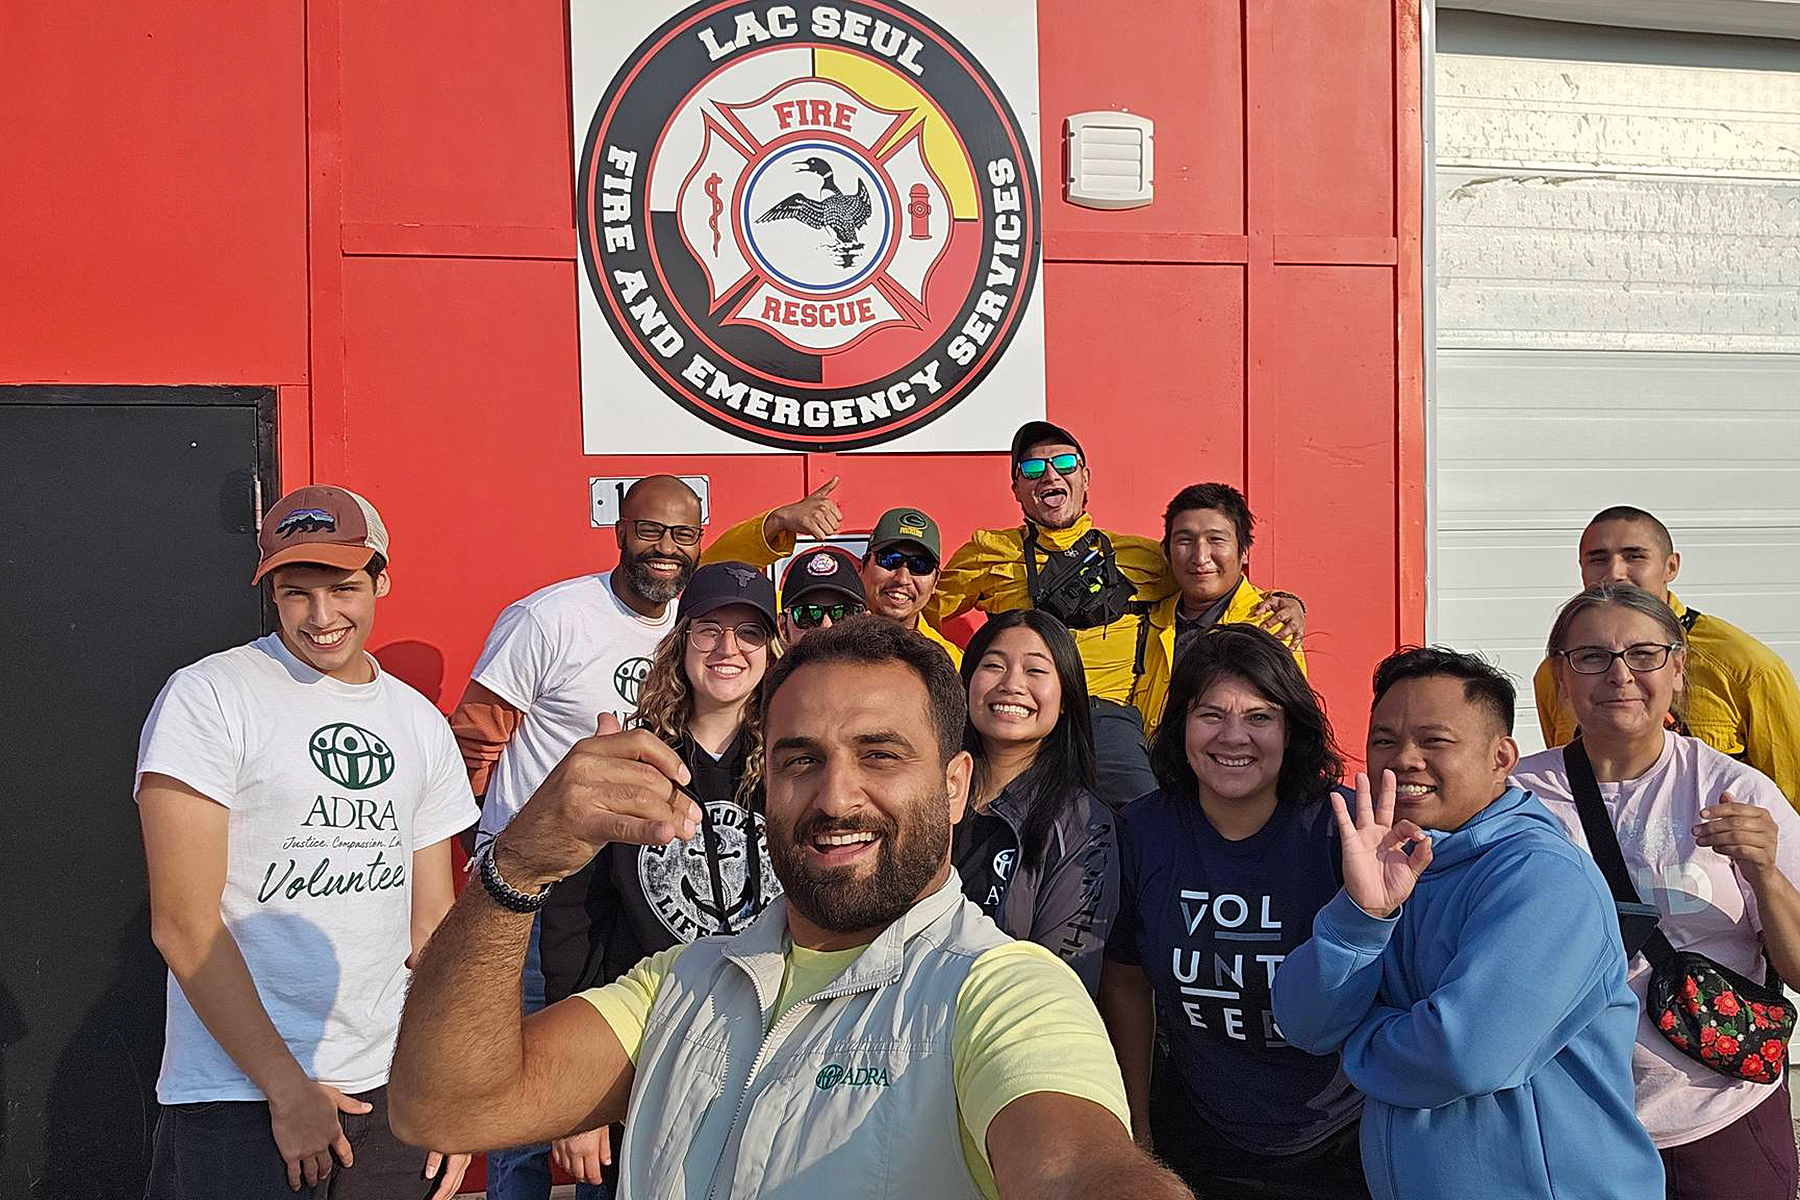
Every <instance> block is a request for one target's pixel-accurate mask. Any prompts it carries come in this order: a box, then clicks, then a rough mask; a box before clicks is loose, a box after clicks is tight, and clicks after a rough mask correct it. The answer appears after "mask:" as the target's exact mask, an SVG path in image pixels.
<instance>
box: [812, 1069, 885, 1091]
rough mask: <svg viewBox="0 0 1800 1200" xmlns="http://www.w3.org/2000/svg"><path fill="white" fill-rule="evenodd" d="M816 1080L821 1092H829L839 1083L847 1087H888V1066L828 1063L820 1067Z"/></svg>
mask: <svg viewBox="0 0 1800 1200" xmlns="http://www.w3.org/2000/svg"><path fill="white" fill-rule="evenodd" d="M814 1082H815V1083H816V1084H817V1085H818V1088H819V1090H820V1091H821V1092H829V1091H830V1090H831V1089H832V1088H834V1087H837V1086H838V1085H839V1084H843V1085H844V1086H845V1087H886V1086H887V1085H888V1073H887V1068H886V1067H845V1066H840V1065H839V1064H837V1063H827V1064H826V1065H825V1066H823V1067H820V1068H819V1076H818V1078H817V1079H816V1080H815V1081H814Z"/></svg>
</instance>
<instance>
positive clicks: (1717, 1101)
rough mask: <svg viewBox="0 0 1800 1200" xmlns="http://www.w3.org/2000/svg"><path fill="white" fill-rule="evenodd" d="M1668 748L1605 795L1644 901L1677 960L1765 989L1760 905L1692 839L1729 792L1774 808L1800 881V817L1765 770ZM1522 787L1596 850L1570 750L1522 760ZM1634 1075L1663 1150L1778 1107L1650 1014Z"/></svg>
mask: <svg viewBox="0 0 1800 1200" xmlns="http://www.w3.org/2000/svg"><path fill="white" fill-rule="evenodd" d="M1664 739H1665V740H1664V744H1663V752H1662V756H1661V757H1660V758H1658V759H1657V760H1656V765H1655V766H1653V767H1651V768H1650V769H1649V770H1648V771H1646V772H1645V773H1644V774H1643V775H1640V776H1639V777H1638V778H1636V779H1632V780H1627V781H1626V782H1624V783H1602V784H1601V785H1600V796H1601V798H1602V799H1603V800H1605V801H1606V810H1607V812H1608V813H1610V814H1611V815H1612V821H1613V828H1614V829H1616V830H1618V833H1619V849H1620V850H1621V851H1623V852H1624V855H1625V865H1626V866H1627V867H1628V868H1629V869H1630V871H1631V877H1632V880H1633V881H1634V882H1635V883H1636V884H1637V888H1638V894H1639V895H1640V896H1642V897H1643V898H1644V899H1645V901H1646V902H1648V903H1654V904H1655V905H1656V907H1657V908H1658V909H1659V910H1661V912H1662V923H1661V924H1662V931H1663V934H1664V935H1665V936H1666V937H1667V938H1668V939H1669V941H1670V942H1671V943H1672V944H1673V945H1674V947H1675V948H1676V949H1677V950H1691V951H1694V952H1695V953H1698V954H1704V955H1706V956H1707V957H1708V958H1710V959H1712V960H1714V961H1715V962H1718V963H1721V964H1723V965H1724V966H1727V967H1730V968H1731V969H1732V970H1734V971H1736V972H1738V973H1739V974H1741V975H1744V976H1746V977H1747V978H1750V979H1755V980H1758V981H1761V980H1762V978H1763V975H1764V972H1765V970H1766V968H1765V967H1764V965H1763V954H1762V933H1761V930H1762V923H1761V919H1760V918H1759V917H1758V915H1757V911H1756V895H1755V893H1754V892H1752V891H1751V890H1750V885H1749V884H1748V883H1746V882H1745V881H1744V877H1743V876H1742V875H1740V874H1739V873H1738V870H1737V867H1736V865H1735V864H1733V863H1732V861H1731V860H1730V859H1728V858H1726V857H1725V856H1724V855H1722V854H1719V853H1717V852H1716V851H1713V850H1709V849H1706V848H1705V847H1703V846H1699V845H1696V844H1695V842H1694V833H1693V828H1694V826H1695V825H1697V824H1699V823H1700V810H1701V809H1703V808H1706V807H1708V806H1709V805H1712V804H1716V803H1718V801H1719V798H1720V796H1721V794H1722V793H1725V792H1730V793H1731V798H1732V799H1733V800H1735V801H1737V802H1738V803H1740V804H1754V805H1756V806H1757V807H1759V808H1765V809H1767V810H1768V811H1769V812H1770V813H1772V814H1773V815H1774V817H1775V826H1776V830H1777V834H1778V838H1777V842H1776V851H1775V859H1776V865H1777V866H1778V867H1779V868H1780V870H1781V873H1782V874H1783V875H1784V876H1786V877H1787V878H1788V879H1789V880H1790V881H1794V882H1800V815H1796V814H1795V812H1794V810H1793V808H1792V807H1790V806H1789V804H1788V802H1787V800H1786V799H1785V798H1784V797H1783V796H1782V794H1781V790H1780V789H1779V788H1777V787H1776V786H1775V784H1774V783H1773V782H1772V781H1771V780H1770V779H1769V777H1768V776H1766V775H1764V774H1763V773H1762V772H1761V771H1758V770H1756V769H1755V768H1754V767H1747V766H1745V765H1744V764H1743V763H1740V762H1738V761H1737V760H1736V759H1733V758H1728V757H1727V756H1725V755H1723V754H1721V753H1719V752H1718V751H1717V750H1714V749H1713V748H1712V747H1711V746H1708V745H1707V744H1706V743H1704V742H1702V741H1700V740H1699V739H1698V738H1691V737H1682V736H1680V735H1678V734H1674V733H1667V734H1664ZM1513 782H1514V783H1516V784H1518V785H1519V786H1520V787H1522V788H1526V789H1529V790H1530V791H1532V792H1535V793H1536V794H1537V796H1538V798H1539V799H1540V800H1542V801H1543V802H1544V804H1545V805H1546V806H1547V807H1548V808H1549V809H1550V811H1551V812H1553V813H1555V814H1556V817H1557V820H1559V821H1561V822H1562V823H1563V827H1564V828H1565V829H1566V830H1567V831H1568V834H1569V837H1570V838H1571V839H1572V840H1573V841H1574V842H1575V844H1576V845H1578V846H1581V847H1582V848H1583V849H1586V848H1587V838H1586V837H1585V836H1584V835H1583V833H1582V830H1581V817H1580V815H1579V814H1578V813H1577V812H1576V809H1575V801H1574V796H1573V795H1572V794H1571V792H1570V790H1569V772H1568V769H1567V767H1565V766H1564V764H1563V752H1562V750H1561V749H1556V750H1546V751H1544V752H1543V753H1541V754H1534V755H1532V756H1531V757H1530V758H1527V759H1524V760H1522V761H1521V762H1520V763H1519V766H1518V769H1517V770H1516V771H1514V772H1513ZM1630 982H1631V990H1632V991H1634V992H1636V993H1637V997H1638V1003H1639V1005H1640V1006H1641V1005H1642V1004H1643V1002H1644V996H1645V993H1646V991H1647V990H1648V988H1649V984H1650V964H1649V962H1648V961H1647V960H1646V959H1645V958H1644V956H1643V955H1642V954H1638V955H1635V956H1634V957H1633V958H1632V960H1631V977H1630ZM1631 1065H1632V1075H1633V1077H1634V1078H1635V1081H1636V1084H1637V1115H1638V1119H1639V1120H1640V1121H1642V1122H1643V1123H1644V1128H1645V1129H1647V1130H1649V1132H1650V1138H1651V1140H1652V1141H1654V1142H1655V1143H1656V1145H1657V1147H1658V1148H1659V1149H1666V1148H1667V1147H1670V1146H1680V1145H1685V1144H1686V1143H1688V1142H1694V1141H1698V1140H1700V1139H1701V1138H1703V1137H1706V1136H1708V1135H1709V1134H1713V1133H1717V1132H1718V1131H1719V1130H1721V1129H1723V1128H1725V1126H1727V1125H1729V1124H1731V1123H1732V1122H1733V1121H1735V1120H1737V1119H1738V1118H1739V1117H1741V1116H1743V1115H1744V1114H1745V1113H1747V1112H1749V1111H1750V1110H1751V1109H1753V1108H1755V1107H1756V1106H1757V1105H1758V1104H1759V1103H1761V1102H1762V1101H1763V1100H1765V1099H1767V1098H1768V1089H1769V1088H1771V1087H1773V1086H1774V1085H1773V1084H1766V1083H1752V1082H1750V1081H1749V1080H1733V1079H1728V1078H1726V1077H1725V1076H1723V1075H1720V1074H1719V1073H1717V1072H1716V1071H1713V1070H1710V1069H1708V1068H1707V1067H1705V1066H1703V1065H1702V1064H1700V1063H1698V1062H1696V1061H1694V1060H1693V1059H1691V1058H1689V1057H1687V1056H1686V1055H1684V1054H1682V1053H1681V1051H1679V1050H1677V1049H1675V1047H1673V1046H1671V1045H1670V1044H1669V1043H1668V1041H1667V1040H1665V1039H1664V1037H1663V1036H1662V1034H1660V1033H1658V1032H1657V1031H1656V1030H1655V1029H1654V1028H1652V1027H1651V1024H1650V1020H1649V1018H1648V1017H1645V1016H1643V1015H1641V1013H1640V1016H1639V1021H1638V1037H1637V1049H1636V1051H1635V1052H1634V1053H1633V1055H1632V1064H1631Z"/></svg>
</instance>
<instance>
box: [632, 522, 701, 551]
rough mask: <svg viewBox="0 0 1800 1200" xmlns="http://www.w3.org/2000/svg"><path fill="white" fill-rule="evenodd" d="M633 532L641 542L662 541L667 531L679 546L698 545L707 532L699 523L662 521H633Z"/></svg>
mask: <svg viewBox="0 0 1800 1200" xmlns="http://www.w3.org/2000/svg"><path fill="white" fill-rule="evenodd" d="M631 532H632V536H634V537H636V538H637V540H638V541H640V542H660V541H662V540H663V534H665V533H666V534H668V535H669V537H670V538H671V539H673V540H674V542H675V544H676V545H677V546H698V545H699V544H700V539H701V538H702V537H703V536H705V534H706V530H704V529H702V528H701V527H700V526H698V525H664V524H663V523H662V522H661V521H633V522H632V523H631Z"/></svg>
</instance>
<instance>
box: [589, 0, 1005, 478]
mask: <svg viewBox="0 0 1800 1200" xmlns="http://www.w3.org/2000/svg"><path fill="white" fill-rule="evenodd" d="M580 165H581V170H580V172H579V178H578V181H577V188H578V203H579V209H580V220H579V221H578V224H579V226H580V234H581V251H582V258H583V260H584V262H585V264H586V267H587V276H588V282H589V284H590V286H592V288H593V289H594V292H595V296H596V298H597V300H598V302H599V307H600V309H601V311H602V312H604V313H605V314H606V318H607V320H608V321H609V322H610V323H611V325H612V327H613V330H614V332H615V333H616V334H617V335H618V337H619V340H620V342H621V343H622V344H623V345H624V346H625V348H626V350H627V351H628V352H629V353H630V355H631V356H632V357H633V358H634V359H635V360H636V361H637V362H638V364H639V365H640V367H641V368H642V369H643V370H644V372H645V373H646V374H647V375H648V376H649V377H650V378H651V379H652V380H654V381H655V382H656V384H657V385H658V386H659V387H660V388H661V389H662V390H663V391H664V392H666V393H667V394H668V395H669V396H670V397H672V398H673V399H674V400H675V401H676V402H678V403H679V404H681V405H682V406H683V407H685V408H687V409H688V410H689V411H690V412H693V413H695V414H696V415H698V416H700V417H702V418H703V419H705V420H707V421H709V422H711V423H712V424H714V425H717V426H719V427H721V428H724V429H726V430H728V431H730V432H732V433H735V434H737V435H739V436H742V437H745V438H749V439H752V440H754V441H758V442H762V443H764V444H766V445H772V446H780V447H784V448H788V449H813V450H824V449H838V450H841V449H849V448H851V447H856V446H867V445H873V444H877V443H880V442H885V441H888V440H890V439H893V438H895V437H899V436H900V435H902V434H904V433H907V432H910V431H912V430H915V429H917V428H919V427H920V426H921V425H924V424H925V423H926V422H929V421H931V420H933V419H935V418H937V417H939V416H942V415H943V414H944V413H945V412H948V411H949V410H950V408H951V407H952V406H954V405H955V404H956V403H958V402H959V401H960V400H962V399H963V398H964V397H965V396H967V395H968V393H969V392H970V391H971V390H972V389H973V388H974V387H975V386H976V385H977V384H979V383H980V381H981V380H982V378H983V377H984V376H985V375H986V374H987V372H988V371H989V370H991V369H992V368H993V366H994V364H995V363H996V362H997V361H998V360H999V357H1000V356H1001V354H1003V353H1004V352H1005V350H1006V347H1007V344H1008V343H1009V342H1010V341H1011V339H1012V336H1013V333H1014V331H1015V330H1016V328H1017V326H1018V324H1019V318H1020V315H1021V312H1022V310H1023V309H1024V308H1025V307H1026V306H1027V304H1028V302H1029V300H1030V295H1031V290H1032V287H1033V286H1034V284H1035V282H1036V277H1037V245H1038V238H1039V229H1038V198H1037V178H1036V174H1035V171H1034V169H1033V166H1032V163H1031V158H1030V154H1029V152H1028V149H1027V142H1026V139H1025V136H1024V133H1023V131H1022V130H1021V128H1020V126H1019V122H1018V119H1017V118H1016V117H1015V116H1014V115H1013V112H1012V109H1011V108H1010V107H1009V106H1008V104H1007V102H1006V99H1005V97H1004V96H1002V95H1001V94H1000V91H999V89H998V87H997V86H996V85H995V84H994V82H993V80H992V79H991V78H990V77H989V76H988V74H987V72H986V71H985V70H983V68H982V67H981V65H980V64H979V63H977V62H976V61H975V60H974V59H973V58H972V57H971V56H970V55H969V53H968V52H967V51H966V50H965V49H963V47H962V46H960V45H959V44H958V43H957V42H956V41H955V39H953V38H952V37H951V36H950V35H949V34H948V33H946V32H945V31H944V30H943V29H941V28H939V27H938V26H937V25H936V24H934V23H933V22H932V21H930V20H928V19H927V18H925V17H924V16H922V15H920V14H918V13H916V12H914V11H913V10H912V9H910V8H908V7H906V6H905V5H903V4H900V3H897V2H895V0H865V2H864V3H860V4H829V5H827V4H820V5H797V4H796V5H769V4H763V3H745V2H743V0H704V2H702V3H699V4H695V5H694V6H692V7H690V8H688V9H687V10H685V11H684V12H682V13H680V14H679V15H677V16H676V17H674V18H673V19H672V20H670V21H669V22H668V23H666V24H665V25H664V26H663V27H662V28H661V29H659V30H658V31H657V32H656V33H654V34H652V35H651V36H650V38H649V39H647V40H646V41H645V42H644V44H643V45H642V46H640V47H638V49H637V51H636V52H635V53H634V54H633V55H632V56H631V57H630V58H628V59H627V61H626V64H625V66H624V67H623V68H622V69H621V70H620V72H619V74H618V76H617V77H616V78H615V79H614V80H613V82H612V84H611V86H610V87H608V89H607V91H606V94H605V95H604V97H603V98H602V99H601V101H600V104H599V106H598V108H597V109H596V111H595V114H594V117H593V121H592V124H591V125H590V127H589V130H588V136H587V142H586V144H585V148H584V150H583V152H582V157H581V163H580Z"/></svg>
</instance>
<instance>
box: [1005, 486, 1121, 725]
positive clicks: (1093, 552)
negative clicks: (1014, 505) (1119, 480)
mask: <svg viewBox="0 0 1800 1200" xmlns="http://www.w3.org/2000/svg"><path fill="white" fill-rule="evenodd" d="M1021 536H1022V538H1023V541H1024V546H1025V591H1026V593H1027V594H1028V595H1030V597H1031V606H1032V607H1033V608H1039V609H1042V610H1043V611H1045V612H1047V613H1049V614H1050V615H1051V616H1053V617H1055V618H1056V619H1057V620H1059V621H1061V622H1062V623H1063V624H1064V625H1067V626H1068V627H1069V628H1070V629H1096V628H1099V627H1100V626H1103V625H1111V624H1112V623H1113V622H1115V621H1117V620H1119V619H1120V618H1121V617H1124V616H1126V615H1128V614H1135V615H1136V616H1137V652H1136V655H1135V657H1134V658H1133V660H1132V664H1131V701H1130V702H1135V701H1136V699H1137V688H1138V682H1139V680H1141V679H1142V678H1143V676H1144V650H1145V647H1146V645H1147V643H1148V642H1149V640H1150V606H1149V605H1148V604H1146V603H1144V602H1143V601H1142V600H1139V599H1138V598H1137V588H1135V587H1133V586H1132V584H1131V580H1129V579H1127V578H1125V573H1124V572H1123V571H1121V570H1119V563H1118V558H1117V556H1116V555H1114V553H1113V546H1112V539H1111V538H1109V537H1107V536H1106V535H1105V534H1104V533H1101V532H1100V531H1099V530H1098V529H1090V530H1088V531H1087V532H1086V533H1084V534H1082V535H1081V536H1080V537H1079V538H1077V539H1076V540H1075V543H1074V544H1073V545H1071V546H1070V547H1069V548H1068V549H1067V550H1043V551H1041V553H1042V554H1043V556H1044V566H1043V569H1042V570H1039V568H1038V554H1039V553H1040V550H1039V547H1038V537H1037V526H1035V525H1033V524H1032V523H1031V522H1029V521H1027V522H1026V523H1025V526H1024V528H1023V529H1022V530H1021Z"/></svg>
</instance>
